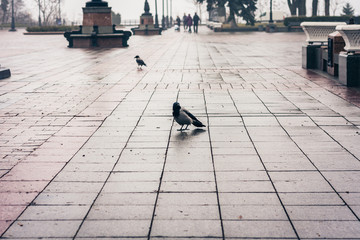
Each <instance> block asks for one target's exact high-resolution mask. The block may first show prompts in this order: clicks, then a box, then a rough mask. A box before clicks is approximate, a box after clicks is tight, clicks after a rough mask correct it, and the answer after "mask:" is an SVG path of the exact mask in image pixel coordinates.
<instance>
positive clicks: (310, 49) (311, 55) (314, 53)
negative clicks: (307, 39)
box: [302, 45, 322, 69]
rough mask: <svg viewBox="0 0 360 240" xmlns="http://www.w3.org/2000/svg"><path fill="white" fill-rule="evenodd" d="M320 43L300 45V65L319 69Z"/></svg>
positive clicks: (320, 63)
mask: <svg viewBox="0 0 360 240" xmlns="http://www.w3.org/2000/svg"><path fill="white" fill-rule="evenodd" d="M321 59H322V57H321V45H304V46H303V47H302V67H303V68H305V69H321V65H322V62H321Z"/></svg>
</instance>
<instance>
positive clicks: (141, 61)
mask: <svg viewBox="0 0 360 240" xmlns="http://www.w3.org/2000/svg"><path fill="white" fill-rule="evenodd" d="M134 58H135V59H136V63H137V64H138V69H139V67H140V69H142V66H145V67H146V64H145V62H144V61H143V60H142V59H141V58H140V57H139V56H138V55H136V56H135V57H134Z"/></svg>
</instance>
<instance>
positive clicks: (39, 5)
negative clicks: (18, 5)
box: [38, 0, 41, 27]
mask: <svg viewBox="0 0 360 240" xmlns="http://www.w3.org/2000/svg"><path fill="white" fill-rule="evenodd" d="M38 4H39V27H41V14H40V13H41V3H40V0H38Z"/></svg>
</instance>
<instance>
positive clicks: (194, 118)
mask: <svg viewBox="0 0 360 240" xmlns="http://www.w3.org/2000/svg"><path fill="white" fill-rule="evenodd" d="M181 110H183V111H184V113H186V115H188V116H189V117H190V118H191V119H192V120H194V121H199V120H198V119H197V118H196V117H195V116H194V115H192V114H191V112H189V111H188V110H186V109H185V108H181Z"/></svg>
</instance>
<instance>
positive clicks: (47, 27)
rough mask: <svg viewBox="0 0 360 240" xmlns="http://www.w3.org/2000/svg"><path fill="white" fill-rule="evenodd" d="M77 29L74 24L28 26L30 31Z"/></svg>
mask: <svg viewBox="0 0 360 240" xmlns="http://www.w3.org/2000/svg"><path fill="white" fill-rule="evenodd" d="M75 29H77V27H72V26H42V27H27V28H26V31H28V32H70V31H72V30H75Z"/></svg>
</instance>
